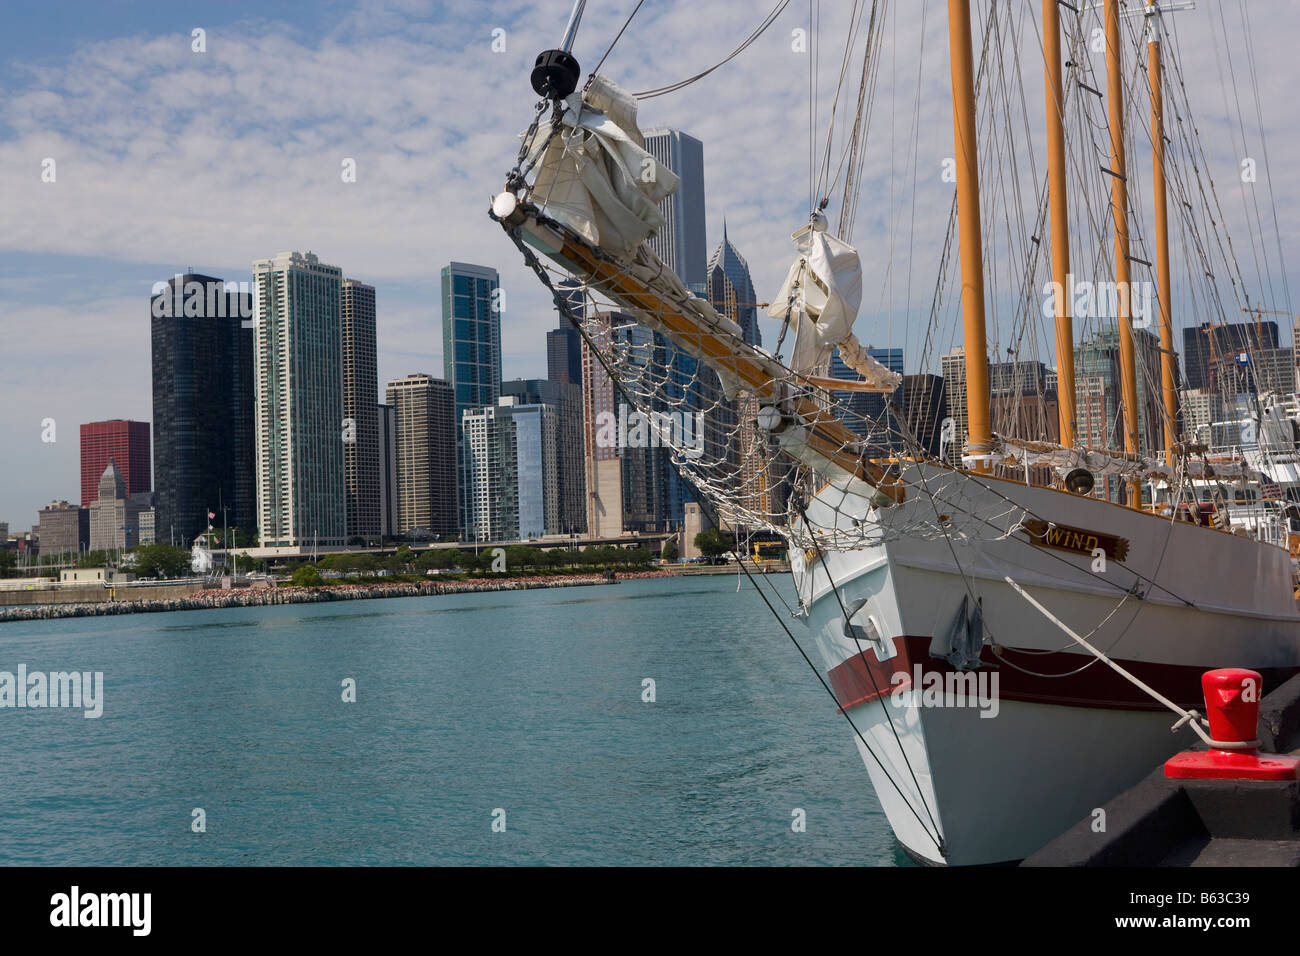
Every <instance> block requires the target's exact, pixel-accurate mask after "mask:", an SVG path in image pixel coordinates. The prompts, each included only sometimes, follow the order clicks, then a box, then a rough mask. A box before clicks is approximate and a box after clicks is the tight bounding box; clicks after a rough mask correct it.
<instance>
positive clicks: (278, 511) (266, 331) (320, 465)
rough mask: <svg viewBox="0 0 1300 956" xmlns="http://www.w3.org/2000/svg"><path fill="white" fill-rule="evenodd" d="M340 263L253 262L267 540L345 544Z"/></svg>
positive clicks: (258, 436) (260, 496)
mask: <svg viewBox="0 0 1300 956" xmlns="http://www.w3.org/2000/svg"><path fill="white" fill-rule="evenodd" d="M342 279H343V273H342V270H340V269H339V268H338V266H331V265H326V264H325V263H322V262H321V261H320V259H319V258H317V257H316V256H315V255H314V254H313V253H310V252H308V253H298V252H282V253H280V254H279V255H277V256H275V257H274V258H271V259H258V260H256V261H254V262H253V292H254V301H253V311H254V312H255V314H256V315H255V321H256V327H255V330H254V339H255V346H254V352H253V368H254V380H255V383H256V386H255V394H256V402H255V411H254V414H255V423H256V424H255V447H256V474H257V511H258V531H259V534H260V536H261V542H262V545H263V546H264V547H303V546H307V545H313V544H319V545H328V546H338V545H343V544H345V543H346V542H347V486H346V481H345V474H344V465H343V448H344V444H343V343H342V335H341V319H340V311H339V288H340V284H341V282H342Z"/></svg>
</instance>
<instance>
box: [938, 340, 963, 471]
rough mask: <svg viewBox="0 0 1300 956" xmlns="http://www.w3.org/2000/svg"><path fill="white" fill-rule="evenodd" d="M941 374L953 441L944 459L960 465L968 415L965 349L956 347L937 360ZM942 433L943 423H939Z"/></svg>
mask: <svg viewBox="0 0 1300 956" xmlns="http://www.w3.org/2000/svg"><path fill="white" fill-rule="evenodd" d="M939 368H940V370H941V372H942V373H943V390H944V396H945V398H946V400H947V405H948V415H947V417H948V418H951V419H952V421H953V439H952V442H951V443H949V445H948V448H947V454H946V455H945V456H944V457H945V459H946V460H947V461H948V463H949V464H951V465H960V464H961V456H962V455H964V454H965V453H966V432H967V427H968V424H969V417H970V416H969V413H968V412H967V409H966V349H965V348H963V347H962V346H960V345H959V346H957V347H956V348H954V349H953V350H952V351H951V352H949V353H948V354H947V355H945V356H943V357H942V358H941V359H940V360H939ZM939 425H940V431H941V432H942V427H943V422H942V421H941V422H940V423H939Z"/></svg>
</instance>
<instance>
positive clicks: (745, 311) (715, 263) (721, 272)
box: [708, 221, 763, 345]
mask: <svg viewBox="0 0 1300 956" xmlns="http://www.w3.org/2000/svg"><path fill="white" fill-rule="evenodd" d="M708 275H709V301H710V302H711V303H712V304H713V307H714V308H715V309H717V310H718V311H719V312H721V313H722V314H723V315H725V316H727V317H728V318H730V319H731V320H732V321H733V322H735V323H736V324H737V325H739V326H740V331H741V333H742V334H743V336H744V339H745V341H746V342H748V343H749V344H750V345H762V344H763V337H762V333H761V332H760V331H759V328H758V307H757V305H756V304H755V303H757V301H758V298H757V296H755V294H754V282H753V280H752V279H751V278H750V275H749V263H747V262H746V261H745V258H744V257H743V256H742V255H741V254H740V253H739V252H738V251H737V250H736V247H735V246H733V245H732V244H731V240H730V239H728V238H727V224H726V222H725V221H724V222H723V224H722V242H720V243H718V248H716V249H714V250H713V256H712V257H711V258H710V259H709V268H708Z"/></svg>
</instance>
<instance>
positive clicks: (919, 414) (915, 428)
mask: <svg viewBox="0 0 1300 956" xmlns="http://www.w3.org/2000/svg"><path fill="white" fill-rule="evenodd" d="M946 415H947V404H946V402H945V400H944V392H943V378H942V377H940V376H938V375H933V374H922V375H907V376H904V378H903V422H904V424H905V425H906V426H907V429H908V431H910V432H911V433H912V434H913V435H914V436H916V440H917V444H919V445H920V446H921V448H922V449H923V450H924V451H925V452H927V453H928V454H931V455H938V454H939V424H940V422H942V421H943V419H944V417H945V416H946Z"/></svg>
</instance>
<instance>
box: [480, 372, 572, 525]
mask: <svg viewBox="0 0 1300 956" xmlns="http://www.w3.org/2000/svg"><path fill="white" fill-rule="evenodd" d="M501 394H502V395H503V396H504V395H509V396H512V397H513V398H514V400H515V404H516V405H547V406H550V407H551V408H553V409H554V410H555V454H556V480H557V481H558V482H559V492H558V494H559V502H558V508H559V511H558V516H557V521H558V524H559V529H560V531H562V532H563V533H565V534H581V533H583V532H585V531H586V530H587V509H586V480H585V468H584V467H583V462H582V457H583V440H582V386H581V385H577V384H572V383H569V382H553V381H550V380H549V379H516V380H514V381H513V382H503V383H502V384H501Z"/></svg>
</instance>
